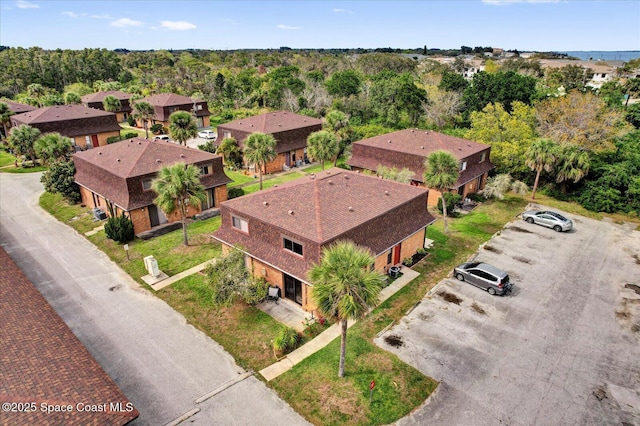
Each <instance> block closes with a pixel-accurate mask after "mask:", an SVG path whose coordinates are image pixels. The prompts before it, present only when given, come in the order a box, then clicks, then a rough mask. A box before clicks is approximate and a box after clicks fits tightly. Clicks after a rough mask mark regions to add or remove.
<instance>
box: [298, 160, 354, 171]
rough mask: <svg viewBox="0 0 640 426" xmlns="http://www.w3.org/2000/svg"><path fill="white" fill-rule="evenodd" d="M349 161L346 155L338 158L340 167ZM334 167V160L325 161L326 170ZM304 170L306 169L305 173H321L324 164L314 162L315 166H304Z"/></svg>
mask: <svg viewBox="0 0 640 426" xmlns="http://www.w3.org/2000/svg"><path fill="white" fill-rule="evenodd" d="M346 163H347V159H346V158H344V157H340V158H338V163H337V165H338V167H342V166H344V165H345V164H346ZM332 167H333V161H325V163H324V170H327V169H330V168H332ZM302 171H304V172H305V173H309V174H311V173H320V172H322V164H314V165H313V166H309V167H303V168H302Z"/></svg>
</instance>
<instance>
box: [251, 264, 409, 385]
mask: <svg viewBox="0 0 640 426" xmlns="http://www.w3.org/2000/svg"><path fill="white" fill-rule="evenodd" d="M400 271H401V272H402V276H401V277H400V278H398V279H396V280H395V281H393V282H392V283H391V284H390V285H388V286H387V287H385V288H384V289H382V291H381V292H380V303H382V302H384V301H385V300H387V299H388V298H390V297H391V296H393V295H394V294H396V293H397V292H398V291H399V290H400V289H401V288H403V287H404V286H405V285H407V284H408V283H409V282H411V281H413V279H415V278H416V277H417V276H418V275H420V274H418V273H417V272H416V271H414V270H413V269H409V268H407V267H405V266H402V268H401V269H400ZM353 324H355V321H349V322H348V323H347V327H351V326H352V325H353ZM338 336H340V323H336V324H333V325H332V326H331V327H329V328H328V329H326V330H325V331H323V332H322V333H321V334H320V335H319V336H318V337H316V338H315V339H313V340H311V341H310V342H309V343H307V344H305V345H304V346H301V347H300V348H298V349H296V350H295V351H293V352H291V353H290V354H288V355H287V356H286V358H284V359H282V360H280V361H278V362H276V363H275V364H271V365H270V366H268V367H266V368H264V369H262V370H260V374H261V375H262V377H264V378H265V379H266V380H267V381H268V382H269V381H271V380H273V379H275V378H276V377H278V376H279V375H281V374H283V373H285V372H287V371H289V370H291V369H292V368H293V366H294V365H296V364H298V363H299V362H300V361H302V360H303V359H305V358H307V357H308V356H310V355H312V354H314V353H316V352H317V351H319V350H320V349H322V348H324V347H325V346H327V345H328V344H329V343H331V342H332V341H333V339H335V338H336V337H338Z"/></svg>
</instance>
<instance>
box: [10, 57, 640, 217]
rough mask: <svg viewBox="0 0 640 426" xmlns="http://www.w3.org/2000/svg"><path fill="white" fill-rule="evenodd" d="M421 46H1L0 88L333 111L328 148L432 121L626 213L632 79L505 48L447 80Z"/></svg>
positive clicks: (449, 72) (635, 86)
mask: <svg viewBox="0 0 640 426" xmlns="http://www.w3.org/2000/svg"><path fill="white" fill-rule="evenodd" d="M435 50H437V49H427V47H426V46H425V47H424V48H419V49H415V50H413V51H412V50H409V51H396V50H394V49H376V50H375V51H370V50H364V49H334V50H329V49H327V50H323V49H317V50H292V49H288V48H284V47H283V48H280V49H272V50H241V51H208V50H185V51H167V50H159V51H146V52H128V51H121V52H118V53H116V52H113V51H108V50H104V49H84V50H81V51H72V50H55V51H45V50H43V49H39V48H30V49H21V48H5V49H3V50H0V64H1V65H2V67H0V95H1V96H5V97H7V98H11V99H16V100H18V101H20V102H24V103H28V104H31V105H34V106H46V105H54V104H63V103H78V102H79V101H80V97H81V96H82V95H85V94H87V93H92V92H94V91H100V90H122V91H125V92H129V93H132V94H134V99H136V98H140V97H144V96H148V95H151V94H154V93H162V92H173V93H178V94H182V95H185V96H191V97H194V98H201V99H204V100H206V101H208V102H209V108H210V109H211V111H212V113H213V114H214V117H215V118H214V121H217V122H223V121H228V120H231V119H235V118H241V117H244V116H249V115H254V114H257V113H260V112H264V111H268V110H279V109H284V110H289V111H293V112H297V113H301V114H306V115H310V116H315V117H325V116H327V115H328V114H331V113H340V114H342V116H343V117H347V122H348V125H346V126H344V125H343V126H342V128H343V130H341V132H342V134H341V135H338V136H339V137H338V141H339V151H340V152H341V151H343V150H345V149H348V144H349V142H351V141H354V140H358V139H361V138H366V137H371V136H375V135H377V134H381V133H385V132H389V131H393V130H395V129H402V128H407V127H412V126H415V127H420V128H431V129H437V130H440V131H443V132H448V133H451V134H454V135H456V136H464V137H467V138H469V139H472V140H477V141H480V142H484V143H488V144H490V145H491V146H492V160H493V161H494V163H495V164H496V166H497V169H496V173H509V174H510V175H512V176H513V177H514V178H516V179H520V180H524V181H526V182H527V183H528V184H530V185H531V184H533V180H534V177H535V176H536V175H537V173H534V172H533V171H532V169H537V170H538V169H539V168H536V167H531V164H534V163H535V162H533V163H532V162H530V161H529V160H528V157H527V153H530V149H531V147H532V146H537V145H536V144H537V141H539V140H541V139H545V140H550V141H552V142H553V143H554V144H555V145H557V150H556V151H554V153H553V157H554V158H555V160H556V161H554V163H553V165H551V166H549V167H543V168H542V169H539V170H540V173H539V176H538V178H539V184H540V187H541V188H542V189H543V190H547V191H551V192H554V193H556V194H557V195H558V196H562V197H567V198H574V199H576V200H579V201H580V202H581V203H582V204H583V205H585V206H587V207H589V208H592V209H596V210H611V209H613V210H622V211H638V208H636V207H626V206H637V204H638V203H639V202H638V197H639V195H638V190H637V186H638V182H637V180H634V179H632V178H631V177H629V178H625V176H633V174H634V173H636V174H637V170H635V169H633V167H632V166H631V164H632V162H631V161H630V160H629V158H636V157H634V155H636V154H637V148H638V144H637V143H636V142H634V141H637V139H638V136H637V135H638V133H637V132H635V133H632V134H631V135H627V134H628V133H629V131H630V130H631V129H633V128H638V127H639V126H640V104H634V103H633V102H631V103H629V99H630V98H633V99H636V98H638V97H640V79H638V78H616V79H614V80H613V81H610V82H607V83H605V84H604V85H603V86H602V87H601V88H600V89H599V90H594V89H592V88H590V87H589V86H588V85H587V82H588V81H589V79H590V78H591V76H592V75H593V72H592V71H590V70H588V69H587V70H585V69H583V68H582V67H579V66H574V65H568V66H565V67H562V68H558V69H543V68H542V67H541V65H540V62H539V61H538V59H537V58H533V59H527V60H525V59H522V58H518V57H517V56H516V57H514V58H512V59H509V60H505V61H502V62H496V61H494V60H492V59H486V60H485V71H483V72H478V73H476V74H475V76H474V77H473V79H471V80H468V79H465V78H463V77H462V75H461V71H463V70H464V69H466V68H468V67H469V66H470V65H469V64H468V63H467V62H466V59H465V57H463V56H458V57H457V58H456V59H455V61H453V62H452V63H451V64H450V65H445V64H442V63H438V62H436V61H433V60H430V59H424V58H422V59H419V58H418V57H417V56H415V55H418V54H425V53H427V54H432V53H434V51H435ZM491 51H492V49H491V48H489V47H486V48H485V47H475V48H471V47H468V46H462V48H461V50H460V51H457V53H456V52H449V53H451V54H452V55H455V54H459V53H461V52H462V53H466V54H474V53H475V54H477V55H478V57H483V58H484V55H485V54H486V53H487V52H491ZM437 53H440V54H442V52H437ZM413 54H415V55H413ZM638 62H640V61H631V63H629V64H627V65H626V66H625V68H623V70H622V72H623V73H624V72H629V71H630V70H632V69H634V68H637V67H638V66H640V63H638ZM137 105H138V107H137V108H136V107H134V114H135V115H141V114H143V113H144V111H143V110H144V108H143V107H144V106H145V105H144V103H140V102H138V104H137ZM110 107H111V106H110ZM0 113H2V117H3V123H4V122H5V117H4V115H5V114H4V113H3V112H1V111H0ZM343 121H344V120H343ZM345 129H348V130H345ZM330 130H332V131H333V132H336V130H335V129H330ZM625 135H627V136H625ZM555 145H554V146H555ZM545 146H546V145H545ZM555 149H556V148H554V150H555ZM317 154H318V155H320V154H322V153H321V152H320V151H318V153H317ZM231 157H232V155H231V154H230V155H229V159H228V160H229V161H230V162H233V161H232V160H233V158H231ZM611 167H614V168H615V167H619V168H620V170H618V169H615V170H614V171H612V169H611ZM614 177H616V179H614ZM604 199H606V200H607V202H606V203H605V202H604V201H597V200H604ZM594 200H596V201H594Z"/></svg>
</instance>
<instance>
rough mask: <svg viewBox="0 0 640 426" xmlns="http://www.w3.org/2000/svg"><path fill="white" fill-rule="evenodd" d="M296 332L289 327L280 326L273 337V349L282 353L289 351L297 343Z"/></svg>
mask: <svg viewBox="0 0 640 426" xmlns="http://www.w3.org/2000/svg"><path fill="white" fill-rule="evenodd" d="M298 339H299V336H298V332H297V331H295V330H294V329H293V328H291V327H286V326H282V327H280V330H278V334H276V337H275V338H274V339H273V351H274V352H275V353H280V354H284V353H286V352H290V351H292V350H293V349H295V348H296V346H297V345H298Z"/></svg>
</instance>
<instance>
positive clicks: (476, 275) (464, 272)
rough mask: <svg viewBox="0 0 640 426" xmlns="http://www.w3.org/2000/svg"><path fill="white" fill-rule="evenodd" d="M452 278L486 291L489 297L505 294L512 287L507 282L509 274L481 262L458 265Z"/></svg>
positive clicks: (509, 282)
mask: <svg viewBox="0 0 640 426" xmlns="http://www.w3.org/2000/svg"><path fill="white" fill-rule="evenodd" d="M453 276H454V277H456V278H457V279H459V280H460V281H464V282H468V283H469V284H473V285H475V286H476V287H480V288H481V289H483V290H487V291H488V292H489V294H491V295H494V294H498V295H503V294H507V293H509V292H510V291H511V289H512V287H513V285H512V284H511V281H509V274H507V273H506V272H504V271H502V270H500V269H498V268H496V267H495V266H492V265H489V264H488V263H483V262H466V263H463V264H461V265H458V266H456V267H455V268H454V270H453Z"/></svg>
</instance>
